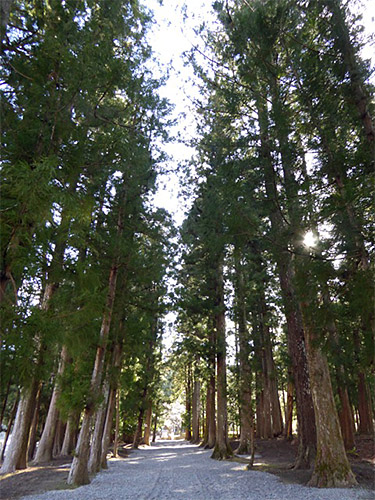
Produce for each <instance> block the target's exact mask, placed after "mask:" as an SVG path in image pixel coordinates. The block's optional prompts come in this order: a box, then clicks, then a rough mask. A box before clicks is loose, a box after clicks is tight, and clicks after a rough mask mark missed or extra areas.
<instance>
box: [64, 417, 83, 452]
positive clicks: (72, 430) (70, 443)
mask: <svg viewBox="0 0 375 500" xmlns="http://www.w3.org/2000/svg"><path fill="white" fill-rule="evenodd" d="M79 417H80V414H76V413H73V412H72V413H71V414H70V415H69V417H68V421H67V423H66V427H65V434H64V441H63V444H62V447H61V456H68V455H70V454H71V453H72V451H73V450H74V448H75V446H76V438H77V435H78V426H79Z"/></svg>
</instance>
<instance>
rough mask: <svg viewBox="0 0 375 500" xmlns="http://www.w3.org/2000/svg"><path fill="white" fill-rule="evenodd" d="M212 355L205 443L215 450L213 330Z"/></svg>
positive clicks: (213, 335)
mask: <svg viewBox="0 0 375 500" xmlns="http://www.w3.org/2000/svg"><path fill="white" fill-rule="evenodd" d="M210 337H211V338H210V341H211V353H210V356H209V365H210V366H209V370H210V378H209V381H208V386H207V401H206V435H207V441H206V442H204V443H203V446H204V447H205V448H213V447H214V446H215V441H216V397H215V394H216V380H215V369H216V362H215V344H214V342H215V338H216V335H215V330H214V328H212V330H211V335H210Z"/></svg>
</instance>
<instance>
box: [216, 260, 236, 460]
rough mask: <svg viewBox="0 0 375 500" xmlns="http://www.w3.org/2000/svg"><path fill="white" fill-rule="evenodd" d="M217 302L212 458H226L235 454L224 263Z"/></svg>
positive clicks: (217, 277)
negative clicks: (229, 413) (229, 411)
mask: <svg viewBox="0 0 375 500" xmlns="http://www.w3.org/2000/svg"><path fill="white" fill-rule="evenodd" d="M215 302H216V303H215V308H216V310H215V327H216V363H217V364H216V370H217V371H216V379H217V424H216V442H215V448H214V451H213V453H212V455H211V458H214V459H216V460H225V459H227V458H230V457H231V456H233V452H232V449H231V447H230V446H229V443H228V419H227V374H226V339H225V305H224V277H223V264H222V263H219V265H218V267H217V272H216V301H215Z"/></svg>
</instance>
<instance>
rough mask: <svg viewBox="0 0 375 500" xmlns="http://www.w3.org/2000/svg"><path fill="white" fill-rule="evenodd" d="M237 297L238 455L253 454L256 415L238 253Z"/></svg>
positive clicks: (243, 288) (236, 267)
mask: <svg viewBox="0 0 375 500" xmlns="http://www.w3.org/2000/svg"><path fill="white" fill-rule="evenodd" d="M235 271H236V299H237V309H238V314H237V316H238V317H237V322H238V359H239V404H240V408H239V411H240V422H241V431H240V441H239V444H238V447H237V449H236V451H235V453H236V454H238V455H248V454H251V447H252V443H253V441H254V417H253V408H252V400H251V399H252V398H251V383H252V372H251V364H250V345H249V335H248V331H247V317H246V316H247V314H246V302H245V300H246V299H245V284H244V276H243V269H242V265H241V262H240V258H239V255H238V253H237V252H236V254H235Z"/></svg>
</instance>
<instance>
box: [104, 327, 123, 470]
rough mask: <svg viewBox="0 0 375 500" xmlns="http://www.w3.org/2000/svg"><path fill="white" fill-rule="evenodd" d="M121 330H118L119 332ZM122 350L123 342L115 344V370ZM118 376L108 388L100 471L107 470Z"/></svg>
mask: <svg viewBox="0 0 375 500" xmlns="http://www.w3.org/2000/svg"><path fill="white" fill-rule="evenodd" d="M121 330H122V328H120V331H121ZM122 349H123V342H122V341H120V342H116V344H115V346H114V349H113V357H112V359H113V367H114V368H115V369H117V370H119V368H120V366H121V360H122ZM118 376H119V372H118V371H117V376H116V377H114V379H113V380H112V382H113V383H112V386H111V387H110V391H109V397H108V404H107V413H106V417H105V424H104V431H103V438H102V452H101V457H100V464H101V468H102V469H107V468H108V465H107V454H108V450H109V445H110V441H111V432H112V424H113V413H114V411H115V405H116V402H117V399H116V393H117V392H118V393H119V390H118V389H117V386H118ZM118 400H119V401H120V395H119V397H118ZM117 410H118V411H117V412H116V433H117V434H116V435H117V436H118V431H119V408H118V409H117ZM117 442H118V437H117ZM116 454H117V447H116Z"/></svg>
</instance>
